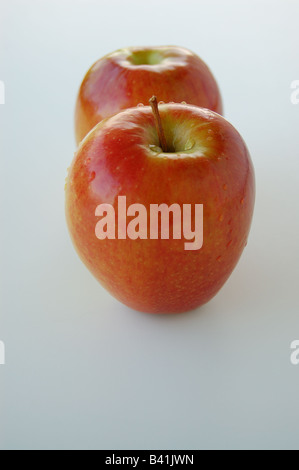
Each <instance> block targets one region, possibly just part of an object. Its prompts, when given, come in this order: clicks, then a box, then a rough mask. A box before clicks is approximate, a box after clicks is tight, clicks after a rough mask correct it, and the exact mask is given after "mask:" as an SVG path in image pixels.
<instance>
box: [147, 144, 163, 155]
mask: <svg viewBox="0 0 299 470" xmlns="http://www.w3.org/2000/svg"><path fill="white" fill-rule="evenodd" d="M149 148H150V150H151V151H152V152H155V153H162V149H161V147H158V145H151V144H150V145H149Z"/></svg>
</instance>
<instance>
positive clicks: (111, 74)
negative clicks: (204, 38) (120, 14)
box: [75, 46, 222, 143]
mask: <svg viewBox="0 0 299 470" xmlns="http://www.w3.org/2000/svg"><path fill="white" fill-rule="evenodd" d="M152 95H157V96H159V99H160V100H162V101H165V102H169V101H174V102H176V103H180V102H182V101H185V102H187V103H189V104H194V105H197V106H201V107H203V108H208V109H211V110H212V111H215V112H217V113H220V114H221V113H222V100H221V96H220V92H219V89H218V86H217V83H216V81H215V79H214V77H213V75H212V73H211V71H210V70H209V69H208V67H207V66H206V64H205V63H204V62H203V61H202V60H201V59H200V58H199V57H198V56H197V55H196V54H194V53H193V52H191V51H189V50H188V49H185V48H182V47H175V46H167V47H162V46H161V47H131V48H127V49H120V50H118V51H116V52H113V53H112V54H108V55H106V56H105V57H103V58H102V59H100V60H98V61H97V62H96V63H95V64H94V65H93V66H92V67H91V69H90V70H89V71H88V72H87V74H86V76H85V78H84V80H83V83H82V85H81V88H80V91H79V95H78V98H77V104H76V113H75V131H76V140H77V143H79V142H81V140H82V139H83V137H85V136H86V134H87V133H88V132H89V131H90V130H91V129H92V128H93V127H94V126H95V125H96V124H97V123H98V122H100V121H101V120H102V119H104V118H107V117H109V116H112V115H113V114H116V113H118V112H119V111H121V110H123V109H127V108H131V107H135V106H137V105H138V104H139V103H143V104H148V101H149V99H150V98H151V96H152Z"/></svg>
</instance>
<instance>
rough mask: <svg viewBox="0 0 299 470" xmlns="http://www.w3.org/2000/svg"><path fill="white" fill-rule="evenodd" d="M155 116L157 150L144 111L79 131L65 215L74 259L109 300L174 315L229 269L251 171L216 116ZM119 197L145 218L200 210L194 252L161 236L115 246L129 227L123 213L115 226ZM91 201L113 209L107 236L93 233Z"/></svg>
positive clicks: (246, 217)
mask: <svg viewBox="0 0 299 470" xmlns="http://www.w3.org/2000/svg"><path fill="white" fill-rule="evenodd" d="M159 109H160V116H161V123H162V128H163V129H162V130H163V131H164V134H165V141H166V145H167V149H166V151H165V152H163V151H162V149H161V148H160V145H161V143H160V141H159V138H158V134H157V131H156V121H155V118H154V115H153V113H152V110H151V108H150V107H149V106H146V107H136V108H130V109H127V110H125V111H122V112H120V113H119V114H117V115H115V116H113V117H111V118H108V119H106V120H104V121H102V122H101V123H99V124H98V125H97V126H96V127H95V128H94V129H93V130H92V132H90V133H89V135H88V136H87V137H86V138H85V139H84V140H83V142H82V143H81V145H80V147H79V149H78V151H77V153H76V155H75V158H74V160H73V163H72V166H71V168H70V171H69V176H68V180H67V189H66V216H67V223H68V227H69V231H70V234H71V237H72V240H73V243H74V245H75V248H76V250H77V252H78V254H79V256H80V257H81V259H82V261H83V262H84V263H85V264H86V266H87V267H88V269H89V270H90V271H91V272H92V273H93V274H94V276H95V277H96V278H97V279H98V280H99V281H100V283H101V284H102V285H103V286H104V287H105V288H106V289H107V290H108V291H109V292H110V293H111V294H113V295H114V296H115V297H116V298H117V299H119V300H120V301H121V302H123V303H124V304H126V305H128V306H130V307H132V308H134V309H136V310H140V311H144V312H152V313H174V312H183V311H187V310H190V309H194V308H195V307H198V306H200V305H202V304H204V303H206V302H207V301H209V300H210V299H211V298H212V297H213V296H214V295H215V294H216V293H217V292H218V291H219V289H220V288H221V287H222V286H223V284H224V283H225V281H226V280H227V279H228V277H229V275H230V274H231V272H232V271H233V269H234V267H235V266H236V264H237V262H238V260H239V258H240V255H241V253H242V251H243V249H244V247H245V246H246V243H247V237H248V233H249V229H250V224H251V219H252V214H253V207H254V198H255V184H254V170H253V167H252V163H251V159H250V155H249V153H248V150H247V148H246V145H245V143H244V141H243V139H242V137H241V136H240V135H239V133H238V132H237V131H236V130H235V129H234V127H233V126H232V125H231V124H229V123H228V122H227V121H226V120H225V119H224V118H223V117H222V116H220V115H218V114H216V113H214V112H211V111H209V110H207V109H201V108H198V107H195V106H191V105H182V104H165V105H160V108H159ZM120 196H123V197H124V196H126V201H127V206H128V207H129V206H130V205H132V204H141V205H143V206H144V207H145V208H147V210H148V212H147V214H151V212H150V207H151V205H154V204H158V205H161V204H166V205H168V206H171V205H172V204H178V205H179V207H180V208H181V209H182V213H183V209H184V205H188V204H189V205H190V206H191V207H192V208H194V207H195V205H200V204H202V205H203V246H202V247H200V246H199V247H198V249H191V250H188V249H186V245H185V244H186V240H185V239H184V238H182V239H173V238H172V237H171V236H170V238H169V239H161V236H160V237H158V239H151V238H150V237H149V236H148V237H147V238H146V237H144V238H145V239H140V238H137V239H135V240H134V239H132V238H130V237H128V236H127V237H126V239H119V237H118V234H119V230H120V231H121V233H122V234H123V235H124V234H125V233H126V230H127V231H128V229H129V223H130V222H131V221H132V220H134V219H133V217H132V213H131V216H130V217H128V218H127V221H126V223H125V224H124V225H123V226H122V227H121V226H119V224H118V216H119V210H120V209H119V207H118V204H119V200H121V199H122V198H119V197H120ZM101 204H106V205H108V204H109V207H112V208H113V209H114V211H115V224H116V225H115V234H116V236H115V239H111V238H106V239H102V240H99V239H98V238H97V236H96V224H97V223H98V221H101V220H103V218H102V219H101V218H99V215H100V214H99V213H97V216H96V215H95V214H96V209H97V208H98V207H99V205H101ZM140 207H141V206H140ZM122 210H123V209H122ZM192 210H193V209H192ZM192 214H193V215H192V224H193V227H194V226H195V222H196V221H195V215H194V214H195V212H194V210H193V212H192ZM101 215H104V214H103V213H102V214H101ZM173 220H174V219H173ZM173 220H171V218H170V232H171V231H172V229H174V227H173ZM147 222H148V227H149V226H150V220H149V219H148V220H147Z"/></svg>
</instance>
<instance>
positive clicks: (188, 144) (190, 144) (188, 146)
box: [184, 139, 195, 150]
mask: <svg viewBox="0 0 299 470" xmlns="http://www.w3.org/2000/svg"><path fill="white" fill-rule="evenodd" d="M194 145H195V142H194V140H192V139H188V140H187V142H186V144H185V149H184V150H191V149H193V147H194Z"/></svg>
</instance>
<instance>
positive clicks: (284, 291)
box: [0, 0, 299, 449]
mask: <svg viewBox="0 0 299 470" xmlns="http://www.w3.org/2000/svg"><path fill="white" fill-rule="evenodd" d="M0 8H1V12H0V16H1V20H0V44H1V46H0V47H1V51H0V80H3V81H4V82H5V85H6V104H5V105H1V106H0V121H1V122H0V132H1V142H0V152H1V153H0V159H1V160H0V205H1V207H0V209H1V231H0V255H1V262H0V270H1V271H0V275H1V300H0V302H1V304H0V307H1V318H0V340H2V341H4V342H5V345H6V365H5V366H0V387H1V392H0V393H1V396H0V399H1V407H0V413H1V416H0V423H1V424H0V426H1V431H0V432H1V434H0V446H1V447H2V448H4V449H16V448H17V449H29V448H33V449H48V448H50V449H66V448H72V449H76V448H77V449H127V448H133V449H149V448H154V449H194V448H195V449H197V448H199V449H214V448H218V449H222V448H233V449H240V448H242V449H245V448H296V449H298V448H299V406H298V396H299V366H297V367H296V366H292V365H291V362H290V355H291V350H290V344H291V342H292V341H293V340H295V339H299V300H298V290H299V289H298V279H299V248H298V243H299V216H298V213H299V211H298V200H299V197H298V196H299V145H298V143H299V142H298V141H299V137H298V124H299V105H297V106H296V105H292V104H291V100H290V95H291V88H290V86H291V82H292V81H293V80H299V62H298V57H299V54H298V53H299V28H298V21H299V1H298V0H293V1H292V0H279V1H278V0H268V1H266V0H250V1H240V0H234V1H232V0H217V1H216V0H206V1H198V0H194V1H190V0H185V1H177V0H171V1H170V0H169V1H163V0H162V1H161V0H159V1H158V0H151V1H150V2H144V1H133V0H126V1H123V0H122V1H121V0H119V1H115V0H109V1H88V0H86V1H83V0H72V1H70V0H59V1H58V0H51V1H50V0H43V1H41V0H40V1H37V0H22V1H17V0H10V1H7V0H1V1H0ZM148 44H150V45H154V44H162V45H164V44H177V45H182V46H185V47H188V48H190V49H192V50H194V51H195V52H196V53H198V54H199V55H200V56H201V57H202V58H203V59H204V60H205V61H206V62H207V63H208V64H209V66H210V67H211V69H212V71H213V72H214V74H215V76H216V77H217V80H218V82H219V84H220V87H221V91H222V94H223V97H224V105H225V115H226V117H227V118H228V119H229V120H230V121H231V122H232V123H233V124H234V125H235V126H236V127H237V128H238V130H239V131H240V132H241V134H242V135H243V137H244V139H245V140H246V142H247V145H248V147H249V149H250V152H251V155H252V159H253V162H254V165H255V169H256V178H257V202H256V210H255V216H254V223H253V226H252V232H251V236H250V239H249V244H248V247H247V249H246V251H245V252H244V255H243V257H242V260H241V262H240V264H239V265H238V267H237V269H236V270H235V272H234V274H233V275H232V277H231V278H230V280H229V282H228V283H227V284H226V285H225V287H224V288H223V289H222V291H221V292H220V293H219V294H218V295H217V297H216V298H214V299H213V300H212V301H211V302H210V303H209V304H208V305H206V306H205V307H203V308H202V309H201V310H199V311H195V312H192V313H189V314H185V315H179V316H171V317H165V316H150V315H144V314H140V313H137V312H134V311H131V310H129V309H128V308H126V307H125V306H122V305H121V304H119V303H118V302H117V301H116V300H114V299H113V298H112V297H110V295H108V294H107V293H106V292H105V291H104V290H103V289H102V287H101V286H100V285H99V284H98V283H97V282H96V281H95V280H94V278H93V277H92V276H91V275H90V274H89V272H88V271H87V270H86V269H85V267H84V266H83V265H82V263H81V262H80V260H79V259H78V257H77V255H76V254H75V252H74V250H73V247H72V245H71V242H70V239H69V236H68V233H67V229H66V224H65V218H64V190H63V188H64V178H65V176H66V169H67V167H68V166H69V164H70V162H71V160H72V157H73V153H74V150H75V144H74V135H73V111H74V104H75V98H76V94H77V90H78V87H79V85H80V82H81V80H82V78H83V76H84V74H85V72H86V71H87V69H88V68H89V67H90V65H91V64H92V63H93V62H94V61H95V60H97V59H98V58H100V57H101V56H103V55H104V54H106V53H108V52H111V51H113V50H115V49H118V48H120V47H123V46H128V45H148Z"/></svg>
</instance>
